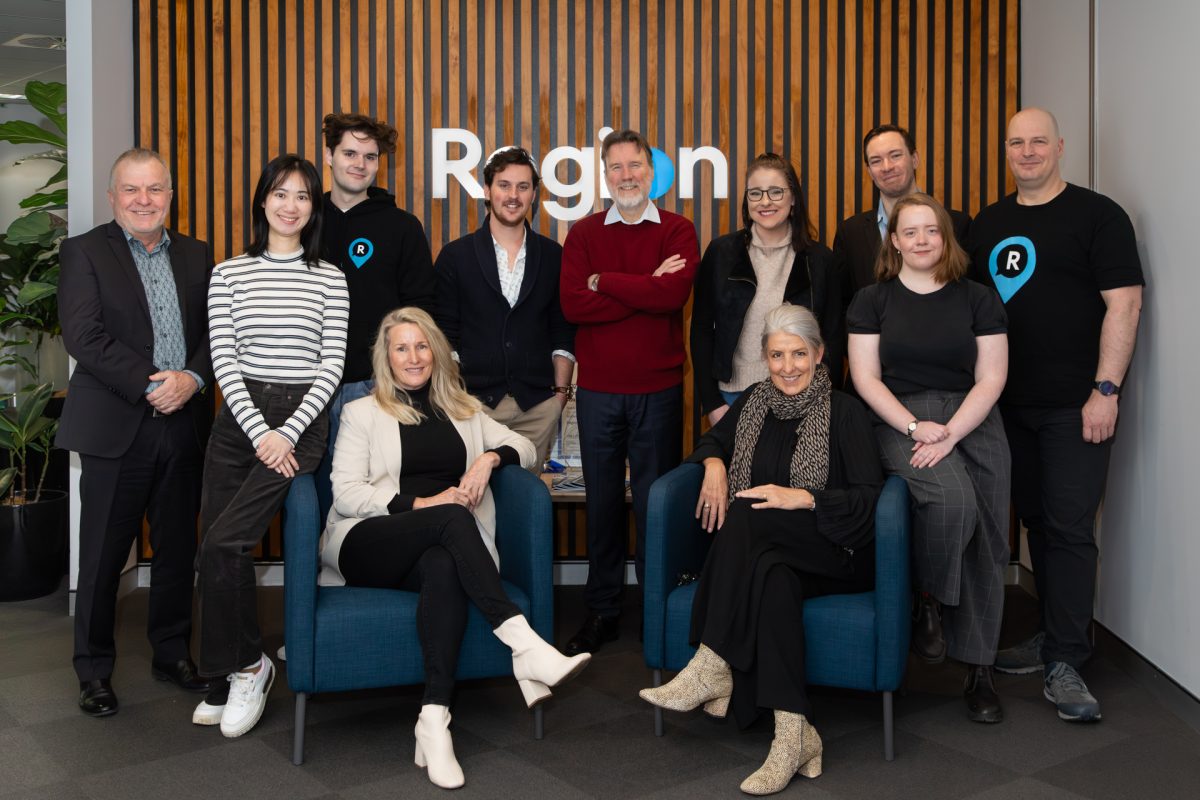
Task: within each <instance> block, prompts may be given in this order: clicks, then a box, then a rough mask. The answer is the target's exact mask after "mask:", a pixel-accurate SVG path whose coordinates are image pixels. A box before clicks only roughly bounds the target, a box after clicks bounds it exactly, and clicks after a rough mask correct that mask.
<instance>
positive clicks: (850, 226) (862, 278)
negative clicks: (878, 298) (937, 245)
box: [833, 205, 971, 306]
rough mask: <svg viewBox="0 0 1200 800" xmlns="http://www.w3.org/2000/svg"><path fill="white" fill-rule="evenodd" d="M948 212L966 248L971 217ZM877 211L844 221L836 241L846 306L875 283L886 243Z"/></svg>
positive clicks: (835, 250) (835, 237)
mask: <svg viewBox="0 0 1200 800" xmlns="http://www.w3.org/2000/svg"><path fill="white" fill-rule="evenodd" d="M947 210H948V211H950V221H951V222H953V223H954V238H955V239H958V243H959V244H960V245H962V246H963V248H966V246H967V230H968V229H969V228H970V227H971V216H970V215H969V214H964V213H963V212H961V211H953V210H950V209H947ZM877 211H878V205H876V206H873V207H872V208H870V209H868V210H866V211H864V212H862V213H861V214H855V215H854V216H852V217H847V218H846V219H844V220H842V222H841V224H839V225H838V228H837V235H836V236H834V238H833V251H834V252H835V253H837V254H838V255H839V256H840V257H841V258H840V259H839V261H840V263H841V266H842V270H843V274H842V304H843V305H845V306H849V305H850V301H851V300H852V299H853V298H854V293H855V292H857V291H858V290H859V289H861V288H862V287H864V286H870V285H871V284H873V283H875V259H876V258H878V257H879V246H880V245H881V244H882V243H883V239H882V238H880V236H879V226H878V225H877V224H876V223H875V215H876V212H877Z"/></svg>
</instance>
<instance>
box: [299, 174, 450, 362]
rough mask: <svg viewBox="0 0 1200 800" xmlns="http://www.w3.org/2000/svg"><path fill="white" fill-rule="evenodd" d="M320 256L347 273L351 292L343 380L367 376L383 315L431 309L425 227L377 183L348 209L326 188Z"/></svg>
mask: <svg viewBox="0 0 1200 800" xmlns="http://www.w3.org/2000/svg"><path fill="white" fill-rule="evenodd" d="M321 257H322V258H323V259H325V260H326V261H328V262H329V263H330V264H336V265H337V266H338V268H339V269H341V271H342V272H343V273H345V275H346V287H347V288H348V289H349V291H350V324H349V327H348V329H347V339H346V370H345V372H344V374H343V375H342V383H355V382H357V381H364V380H367V379H368V378H370V377H371V345H372V343H373V342H374V340H375V333H376V331H377V330H378V328H379V321H380V320H381V319H383V315H384V314H386V313H388V312H389V311H392V310H393V309H397V308H400V307H402V306H418V307H420V308H423V309H425V310H426V311H428V312H429V313H431V314H432V313H433V307H434V287H435V281H434V274H433V258H432V255H431V254H430V252H429V241H428V240H427V239H426V238H425V229H424V228H422V227H421V222H420V220H418V219H417V218H416V217H414V216H413V215H412V214H409V213H408V212H407V211H404V210H402V209H399V208H397V207H396V198H395V197H394V196H392V195H391V194H388V192H387V191H385V190H383V189H381V188H379V187H377V186H372V187H371V188H370V189H368V190H367V199H366V200H363V201H362V202H361V203H359V204H358V205H355V206H353V207H351V208H350V210H349V211H342V210H341V209H339V208H338V207H337V206H335V205H334V204H333V201H332V200H331V199H330V193H329V192H326V193H325V220H324V224H323V227H322V230H321Z"/></svg>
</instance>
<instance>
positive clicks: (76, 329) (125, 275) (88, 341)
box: [55, 222, 213, 458]
mask: <svg viewBox="0 0 1200 800" xmlns="http://www.w3.org/2000/svg"><path fill="white" fill-rule="evenodd" d="M168 234H169V235H170V237H171V245H170V248H169V249H168V253H169V254H170V258H171V272H172V273H173V274H174V276H175V289H176V292H177V293H178V296H179V316H180V319H181V320H182V322H183V338H184V344H185V346H186V348H187V363H185V364H184V367H183V368H184V369H188V370H191V371H192V372H195V373H196V374H197V375H199V376H200V377H201V379H203V381H204V385H205V387H206V388H208V389H211V387H212V385H213V374H212V360H211V358H210V357H209V351H208V278H209V275H210V274H211V273H212V266H213V265H212V256H211V255H210V253H209V249H208V245H207V244H206V243H204V242H201V241H199V240H196V239H193V238H191V237H189V236H184V235H183V234H182V233H176V232H175V231H168ZM61 261H62V270H61V272H60V274H59V278H58V312H59V318H60V319H61V320H62V329H63V343H64V344H65V345H66V348H67V352H68V353H70V354H71V356H72V357H73V358H74V359H75V361H76V362H77V363H76V365H75V371H74V372H73V373H71V382H70V385H69V388H68V390H67V402H66V404H65V406H64V407H63V412H62V418H61V420H60V421H59V426H58V434H57V437H56V439H55V445H56V446H58V447H61V448H63V449H64V450H74V451H76V452H78V453H83V454H85V455H90V456H101V457H103V458H119V457H121V456H123V455H124V454H125V452H126V451H127V450H129V447H130V445H131V444H133V438H134V436H136V435H137V432H138V428H139V426H140V425H141V423H142V420H143V419H144V418H145V416H146V413H147V411H148V403H147V402H146V394H145V392H146V386H147V385H148V384H149V383H150V380H149V376H150V375H151V374H153V373H155V372H158V367H156V366H155V365H154V361H153V356H154V326H153V324H152V323H151V321H150V305H149V303H148V302H147V301H146V289H145V286H144V285H143V284H142V278H141V276H140V275H139V274H138V271H137V265H136V264H135V263H134V261H133V254H132V253H130V252H129V242H128V241H126V239H125V232H124V231H123V230H121V226H120V225H118V224H117V223H115V222H109V223H106V224H104V225H100V226H98V227H95V228H92V229H91V230H90V231H88V232H87V233H84V234H81V235H79V236H72V237H71V238H69V239H66V240H64V241H63V243H62V254H61ZM212 398H213V393H212V392H211V391H204V392H197V393H196V394H195V395H193V396H192V399H191V400H189V401H188V404H187V406H186V407H185V408H183V409H182V410H180V411H178V412H176V413H178V414H189V415H191V418H192V424H193V425H194V426H195V428H196V438H197V441H198V442H199V444H200V446H201V447H203V446H204V443H205V442H206V441H207V439H208V431H209V429H210V427H211V426H212V417H213V410H212Z"/></svg>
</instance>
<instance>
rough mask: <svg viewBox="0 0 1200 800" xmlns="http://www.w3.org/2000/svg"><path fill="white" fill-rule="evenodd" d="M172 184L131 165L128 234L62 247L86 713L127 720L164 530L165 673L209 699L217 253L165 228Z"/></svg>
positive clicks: (153, 160) (111, 192)
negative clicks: (202, 564)
mask: <svg viewBox="0 0 1200 800" xmlns="http://www.w3.org/2000/svg"><path fill="white" fill-rule="evenodd" d="M171 195H172V190H171V173H170V171H169V170H168V169H167V165H166V163H165V162H164V161H163V160H162V157H161V156H159V155H158V154H157V153H155V152H153V151H151V150H143V149H133V150H129V151H127V152H125V153H122V154H121V155H120V156H119V157H118V158H117V160H116V163H115V164H113V168H112V173H111V175H110V178H109V188H108V199H109V202H110V204H111V205H112V210H113V217H114V221H113V222H109V223H107V224H104V225H100V226H98V227H96V228H93V229H92V230H90V231H88V232H87V233H85V234H82V235H80V236H73V237H71V238H69V239H66V240H65V241H64V242H63V244H62V251H61V261H62V270H61V273H60V276H59V286H58V306H59V316H60V318H61V320H62V329H63V342H64V343H65V344H66V348H67V352H68V353H70V354H71V356H72V357H73V358H74V359H75V361H76V365H75V371H74V372H73V373H72V375H71V382H70V387H69V389H68V391H67V400H66V405H65V407H64V408H63V413H62V419H61V421H60V423H59V429H58V436H57V439H56V442H55V444H56V445H57V446H58V447H62V448H64V449H67V450H74V451H76V452H78V453H79V459H80V464H81V465H82V473H81V476H80V480H79V494H80V515H79V584H78V590H77V591H76V595H75V655H74V665H75V672H76V674H77V675H78V677H79V688H80V696H79V707H80V708H81V709H82V710H83V711H84V713H86V714H89V715H91V716H107V715H109V714H113V713H116V711H117V697H116V694H115V693H114V692H113V689H112V684H111V677H112V673H113V664H114V662H115V660H116V646H115V643H114V641H113V626H114V619H115V613H116V601H117V585H118V582H119V580H120V576H121V570H122V568H123V567H124V565H125V562H126V560H127V559H128V557H129V549H130V547H131V545H132V544H133V542H134V541H136V540H137V539H138V538H139V537H140V534H141V531H142V519H143V517H148V518H149V521H150V543H151V545H152V546H153V548H154V557H153V561H152V563H151V568H150V598H149V620H148V622H147V633H148V636H149V639H150V644H151V647H152V651H153V658H152V661H151V672H152V674H153V675H154V677H155V678H157V679H159V680H169V681H172V682H174V683H176V684H177V685H179V686H180V687H181V688H183V689H186V690H188V691H192V692H205V691H208V683H207V682H206V681H205V680H203V679H201V678H200V677H198V676H197V675H196V671H195V664H194V663H193V662H192V659H191V656H190V654H189V649H188V648H189V641H190V639H191V630H192V627H191V619H192V585H193V582H194V572H193V569H194V567H193V562H194V560H195V556H196V514H197V512H198V511H199V504H200V480H201V472H202V467H203V461H202V454H203V449H204V443H205V441H206V439H207V438H208V430H209V427H210V425H211V421H212V404H211V399H210V397H209V396H208V395H207V394H205V393H204V392H203V389H204V387H205V386H206V385H208V384H210V383H211V382H212V365H211V363H210V359H209V349H208V312H207V303H206V297H207V291H208V277H209V273H210V272H211V270H212V257H211V255H210V252H209V248H208V245H207V244H206V243H204V242H200V241H197V240H195V239H192V238H189V237H187V236H184V235H182V234H180V233H177V232H175V231H167V230H166V228H165V227H164V225H165V221H166V217H167V212H168V211H169V209H170V207H171Z"/></svg>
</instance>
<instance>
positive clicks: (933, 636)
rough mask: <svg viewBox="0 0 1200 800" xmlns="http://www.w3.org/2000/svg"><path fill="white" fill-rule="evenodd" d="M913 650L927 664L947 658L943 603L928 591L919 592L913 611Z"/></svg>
mask: <svg viewBox="0 0 1200 800" xmlns="http://www.w3.org/2000/svg"><path fill="white" fill-rule="evenodd" d="M912 651H913V652H914V653H916V654H917V658H919V659H921V660H922V661H924V662H925V663H926V664H940V663H942V662H943V661H945V660H946V637H945V635H944V634H943V633H942V604H941V603H939V602H938V601H937V600H934V599H933V595H931V594H929V593H927V592H920V593H918V594H917V603H916V609H915V610H914V611H913V627H912Z"/></svg>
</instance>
